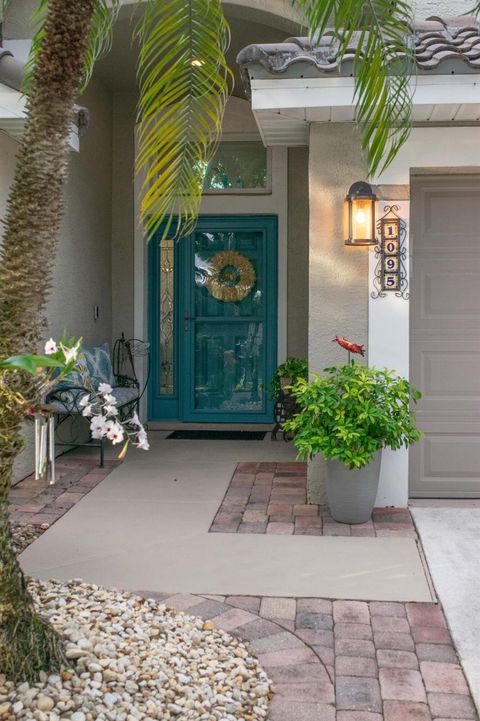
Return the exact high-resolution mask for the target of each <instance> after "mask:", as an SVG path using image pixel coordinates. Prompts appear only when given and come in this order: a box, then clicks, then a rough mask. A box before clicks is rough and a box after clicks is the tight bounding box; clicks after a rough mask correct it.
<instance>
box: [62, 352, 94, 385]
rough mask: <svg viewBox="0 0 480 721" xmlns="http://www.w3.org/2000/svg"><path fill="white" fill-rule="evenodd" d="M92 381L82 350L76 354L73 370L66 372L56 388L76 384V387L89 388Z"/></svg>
mask: <svg viewBox="0 0 480 721" xmlns="http://www.w3.org/2000/svg"><path fill="white" fill-rule="evenodd" d="M91 383H92V378H91V377H90V373H89V370H88V365H87V359H86V357H85V354H84V353H83V352H80V353H79V354H78V358H77V362H76V368H75V370H74V371H70V373H67V375H66V376H65V378H64V379H63V380H61V381H60V382H59V383H58V384H57V386H56V388H58V389H64V388H70V387H71V386H76V387H77V388H89V387H90V386H91Z"/></svg>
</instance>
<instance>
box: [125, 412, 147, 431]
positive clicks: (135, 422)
mask: <svg viewBox="0 0 480 721" xmlns="http://www.w3.org/2000/svg"><path fill="white" fill-rule="evenodd" d="M128 422H129V423H130V425H131V426H135V427H136V428H143V425H142V423H141V421H140V418H139V417H138V413H137V411H133V416H132V417H131V418H130V420H129V421H128Z"/></svg>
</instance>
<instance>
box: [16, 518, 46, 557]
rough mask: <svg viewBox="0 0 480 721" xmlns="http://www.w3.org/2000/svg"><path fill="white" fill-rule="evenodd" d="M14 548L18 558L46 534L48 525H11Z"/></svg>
mask: <svg viewBox="0 0 480 721" xmlns="http://www.w3.org/2000/svg"><path fill="white" fill-rule="evenodd" d="M10 527H11V529H12V537H13V547H14V549H15V553H16V554H17V556H18V555H19V554H20V553H22V551H24V550H25V549H26V548H28V546H29V545H30V544H31V543H33V542H34V541H36V540H37V538H39V537H40V536H41V535H42V533H44V532H45V531H46V530H47V528H48V524H47V523H45V524H44V525H43V526H34V525H33V524H31V523H28V524H27V523H11V524H10Z"/></svg>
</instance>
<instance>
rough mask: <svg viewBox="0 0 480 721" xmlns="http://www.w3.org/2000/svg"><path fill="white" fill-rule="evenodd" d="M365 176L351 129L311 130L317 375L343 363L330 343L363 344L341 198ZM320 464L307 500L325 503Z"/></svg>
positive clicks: (363, 268)
mask: <svg viewBox="0 0 480 721" xmlns="http://www.w3.org/2000/svg"><path fill="white" fill-rule="evenodd" d="M365 177H366V166H365V161H364V158H363V157H362V155H361V152H360V139H359V135H358V132H357V130H356V128H355V127H354V126H352V125H341V124H337V123H336V124H332V125H326V124H321V125H320V124H318V123H314V124H313V125H312V126H311V128H310V159H309V199H310V288H309V298H310V301H309V312H310V323H309V335H308V344H309V353H308V358H309V366H310V370H312V371H321V370H322V369H323V368H325V367H326V366H328V365H334V364H336V363H341V362H344V361H345V360H346V357H345V352H344V351H342V350H341V349H340V348H339V347H338V346H337V345H336V344H334V343H332V338H334V337H335V335H337V334H338V335H344V336H346V337H347V338H349V339H352V340H355V341H356V342H358V343H366V341H367V331H368V254H367V252H366V251H365V249H364V248H347V247H346V246H345V245H344V240H345V237H344V236H345V228H344V199H345V194H346V192H347V190H348V188H349V187H350V185H351V184H352V183H353V182H354V181H356V180H363V179H364V178H365ZM323 479H324V465H323V462H322V460H321V459H319V458H317V459H315V461H313V462H312V463H310V466H309V497H310V500H311V502H313V503H322V502H324V488H323Z"/></svg>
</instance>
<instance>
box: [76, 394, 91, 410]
mask: <svg viewBox="0 0 480 721" xmlns="http://www.w3.org/2000/svg"><path fill="white" fill-rule="evenodd" d="M78 405H79V406H80V408H85V406H88V405H90V396H89V394H88V393H84V395H83V396H82V397H81V398H80V400H79V401H78Z"/></svg>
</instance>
